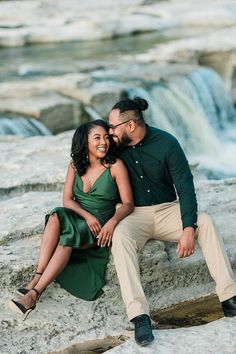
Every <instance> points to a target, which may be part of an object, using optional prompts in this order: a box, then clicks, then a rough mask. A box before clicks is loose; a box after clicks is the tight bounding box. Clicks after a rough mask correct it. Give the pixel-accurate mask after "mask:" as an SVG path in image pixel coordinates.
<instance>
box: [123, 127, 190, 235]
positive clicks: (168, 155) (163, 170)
mask: <svg viewBox="0 0 236 354" xmlns="http://www.w3.org/2000/svg"><path fill="white" fill-rule="evenodd" d="M120 157H121V159H122V160H123V161H124V162H125V164H126V166H127V168H128V172H129V177H130V182H131V185H132V189H133V194H134V202H135V206H150V205H155V204H160V203H166V202H172V201H174V200H176V199H177V198H178V197H179V203H180V210H181V217H182V222H183V228H185V227H187V226H193V227H194V228H196V226H197V224H196V223H197V200H196V194H195V189H194V184H193V176H192V173H191V171H190V167H189V164H188V161H187V159H186V156H185V154H184V152H183V150H182V148H181V146H180V145H179V143H178V141H177V140H176V138H174V137H173V136H172V135H171V134H169V133H167V132H165V131H162V130H160V129H156V128H153V127H150V126H147V133H146V135H145V137H144V139H143V140H142V141H141V142H139V143H138V144H136V145H134V146H128V147H126V148H125V149H124V150H122V151H121V152H120ZM176 192H177V193H176Z"/></svg>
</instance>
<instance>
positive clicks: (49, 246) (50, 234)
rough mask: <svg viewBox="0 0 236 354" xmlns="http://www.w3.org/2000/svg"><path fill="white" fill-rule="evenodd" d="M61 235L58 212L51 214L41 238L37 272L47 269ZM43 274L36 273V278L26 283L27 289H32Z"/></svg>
mask: <svg viewBox="0 0 236 354" xmlns="http://www.w3.org/2000/svg"><path fill="white" fill-rule="evenodd" d="M59 235H60V222H59V219H58V216H57V214H56V213H54V214H52V215H50V216H49V219H48V222H47V225H46V227H45V229H44V233H43V237H42V240H41V245H40V251H39V259H38V265H37V270H36V272H39V273H43V272H44V270H45V269H46V267H47V265H48V263H49V261H50V259H51V257H52V255H53V252H54V251H55V249H56V247H57V245H58V241H59ZM40 277H41V275H40V274H35V276H34V278H33V279H32V280H31V282H29V283H28V284H27V285H26V288H27V289H32V288H33V287H34V286H35V285H36V284H37V283H38V281H39V279H40Z"/></svg>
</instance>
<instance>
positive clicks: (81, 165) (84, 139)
mask: <svg viewBox="0 0 236 354" xmlns="http://www.w3.org/2000/svg"><path fill="white" fill-rule="evenodd" d="M97 126H100V127H103V128H104V129H105V130H106V132H107V133H108V132H109V125H108V124H107V123H106V122H105V121H104V120H102V119H97V120H94V121H92V122H88V123H84V124H82V125H80V126H79V128H77V129H76V131H75V133H74V135H73V138H72V144H71V154H70V156H71V157H72V160H73V164H74V166H75V168H76V170H77V172H78V174H79V175H80V176H82V175H84V174H85V172H86V171H87V168H88V166H89V160H88V135H89V132H90V130H91V129H92V128H94V127H97ZM101 162H102V164H109V165H110V164H113V163H115V162H116V147H115V143H114V141H113V140H112V138H111V137H110V147H109V150H108V152H107V154H106V156H105V157H104V158H103V159H102V160H101Z"/></svg>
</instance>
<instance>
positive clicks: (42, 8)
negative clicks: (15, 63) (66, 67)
mask: <svg viewBox="0 0 236 354" xmlns="http://www.w3.org/2000/svg"><path fill="white" fill-rule="evenodd" d="M145 5H146V6H145ZM0 14H1V16H0V22H1V30H0V45H1V46H9V47H10V46H23V45H28V44H34V43H50V42H66V41H91V40H97V39H107V38H114V37H118V36H126V35H132V34H138V33H144V32H151V31H154V32H160V33H165V32H167V31H169V30H172V31H174V32H176V29H180V30H181V29H182V28H188V29H189V28H190V29H191V28H196V27H197V26H198V27H201V28H202V27H203V28H205V29H208V28H210V27H211V28H222V27H224V26H225V27H229V26H233V25H235V23H236V16H235V3H234V1H233V0H231V1H229V0H224V1H221V2H220V3H217V5H216V4H215V6H214V7H212V5H211V2H210V1H208V2H206V1H204V2H203V1H200V2H198V3H195V2H193V1H190V2H184V3H183V2H182V1H175V2H173V1H172V2H171V3H170V2H161V3H159V2H157V3H156V4H151V5H150V6H148V5H147V4H145V1H141V0H133V1H127V0H119V1H116V3H115V4H114V5H113V11H112V12H111V11H110V3H109V1H108V0H106V1H102V2H101V1H99V2H94V1H92V2H89V4H82V3H81V2H76V1H72V2H70V3H67V2H66V1H64V0H61V1H55V0H50V1H46V0H35V1H34V3H33V4H32V3H31V2H28V1H21V2H20V3H19V2H17V6H15V1H11V2H6V1H5V2H1V4H0ZM104 18H106V21H104Z"/></svg>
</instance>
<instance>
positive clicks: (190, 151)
mask: <svg viewBox="0 0 236 354" xmlns="http://www.w3.org/2000/svg"><path fill="white" fill-rule="evenodd" d="M127 93H128V96H129V97H130V98H133V97H134V96H140V97H143V98H145V99H146V100H147V101H148V103H149V109H148V111H147V112H144V115H145V118H146V121H147V122H148V123H149V124H150V125H153V126H155V127H157V128H160V129H163V130H166V131H168V132H169V133H171V134H173V135H174V136H175V137H176V138H177V139H178V140H179V142H180V143H181V145H182V146H183V148H184V150H185V152H186V153H187V155H188V156H189V157H190V158H197V160H198V161H199V162H200V165H201V167H200V168H202V170H206V169H207V166H208V167H209V168H211V169H215V170H217V173H219V171H220V170H221V169H222V170H223V169H226V170H228V171H229V174H230V175H236V162H233V161H235V159H234V157H233V156H234V155H235V154H236V144H235V141H236V129H235V125H236V111H235V109H234V106H233V102H232V99H231V97H230V94H229V93H228V92H227V90H226V88H225V86H224V83H223V81H222V80H221V78H220V77H219V76H218V74H217V73H216V72H214V71H213V70H212V69H208V68H203V67H200V68H197V69H195V70H193V71H192V72H190V73H188V74H186V75H185V76H183V75H174V76H169V77H168V78H167V79H166V78H165V79H161V80H160V81H159V82H155V83H153V82H151V83H144V85H143V87H142V88H140V87H138V88H137V87H130V88H128V90H127ZM220 175H221V176H222V174H220V173H219V176H220ZM212 176H213V177H215V175H214V173H213V174H212ZM224 176H227V172H226V173H225V175H224Z"/></svg>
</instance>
